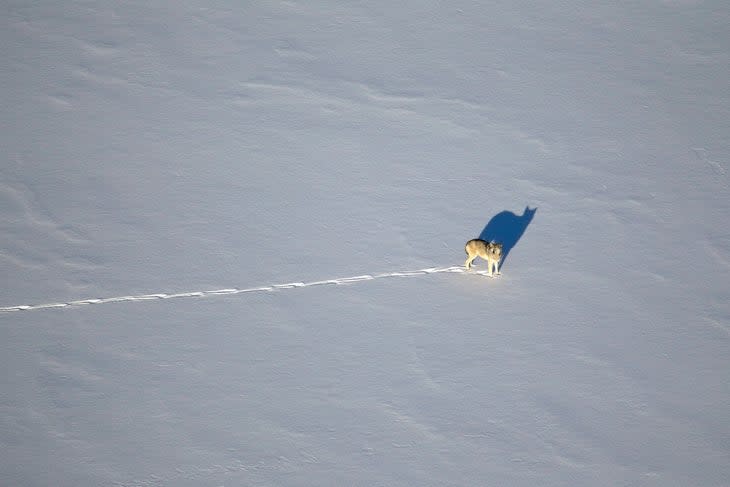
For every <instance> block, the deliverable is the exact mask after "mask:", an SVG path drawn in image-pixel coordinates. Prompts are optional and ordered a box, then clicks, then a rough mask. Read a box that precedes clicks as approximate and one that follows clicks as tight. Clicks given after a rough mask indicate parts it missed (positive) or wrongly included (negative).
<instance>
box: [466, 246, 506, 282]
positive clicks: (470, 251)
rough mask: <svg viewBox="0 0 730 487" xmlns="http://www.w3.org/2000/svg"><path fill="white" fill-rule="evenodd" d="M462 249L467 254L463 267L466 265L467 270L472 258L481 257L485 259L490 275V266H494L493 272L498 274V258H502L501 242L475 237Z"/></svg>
mask: <svg viewBox="0 0 730 487" xmlns="http://www.w3.org/2000/svg"><path fill="white" fill-rule="evenodd" d="M464 250H465V251H466V255H467V258H466V262H464V267H466V268H467V270H469V269H470V268H471V263H472V262H473V261H474V259H476V258H477V257H481V258H482V259H484V260H486V261H487V272H488V274H489V275H490V276H491V275H492V267H494V272H495V273H496V274H500V272H499V260H500V259H501V258H502V244H501V243H496V242H487V241H486V240H481V239H478V238H475V239H473V240H469V241H468V242H467V243H466V245H465V246H464Z"/></svg>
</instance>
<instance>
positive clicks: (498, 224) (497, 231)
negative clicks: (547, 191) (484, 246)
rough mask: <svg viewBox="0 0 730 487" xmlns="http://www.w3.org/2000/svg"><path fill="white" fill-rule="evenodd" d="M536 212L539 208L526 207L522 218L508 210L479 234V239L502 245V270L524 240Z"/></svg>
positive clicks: (490, 222) (500, 213)
mask: <svg viewBox="0 0 730 487" xmlns="http://www.w3.org/2000/svg"><path fill="white" fill-rule="evenodd" d="M536 211H537V208H532V209H530V207H529V206H526V207H525V211H524V212H523V213H522V215H521V216H518V215H515V214H514V213H512V212H511V211H507V210H505V211H502V212H499V213H497V214H496V215H494V216H493V217H492V219H491V220H489V223H487V226H485V227H484V230H482V233H481V234H479V238H480V239H482V240H486V241H487V242H490V241H495V242H501V243H502V262H501V263H500V265H499V266H500V268H501V267H502V266H504V263H505V261H506V260H507V256H508V255H509V253H510V251H511V250H512V248H513V247H514V246H515V245H517V242H518V241H519V240H520V238H522V234H524V233H525V230H527V226H528V225H529V224H530V222H531V221H532V218H533V217H534V216H535V212H536Z"/></svg>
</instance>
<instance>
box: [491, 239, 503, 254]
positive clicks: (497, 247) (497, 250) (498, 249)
mask: <svg viewBox="0 0 730 487" xmlns="http://www.w3.org/2000/svg"><path fill="white" fill-rule="evenodd" d="M489 250H490V251H491V252H492V254H494V255H496V256H498V257H499V256H500V255H502V244H501V243H499V242H490V243H489Z"/></svg>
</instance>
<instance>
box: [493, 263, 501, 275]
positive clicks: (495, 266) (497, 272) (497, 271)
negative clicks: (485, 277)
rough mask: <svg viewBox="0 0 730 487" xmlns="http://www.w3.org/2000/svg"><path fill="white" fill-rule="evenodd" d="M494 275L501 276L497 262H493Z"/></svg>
mask: <svg viewBox="0 0 730 487" xmlns="http://www.w3.org/2000/svg"><path fill="white" fill-rule="evenodd" d="M494 273H495V274H497V275H500V274H501V272H500V270H499V261H498V260H495V261H494Z"/></svg>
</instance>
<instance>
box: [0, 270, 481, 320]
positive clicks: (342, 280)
mask: <svg viewBox="0 0 730 487" xmlns="http://www.w3.org/2000/svg"><path fill="white" fill-rule="evenodd" d="M442 272H450V273H457V274H477V275H482V276H488V275H489V274H488V272H487V271H475V270H470V271H467V270H466V269H464V268H463V267H461V266H451V267H428V268H425V269H418V270H414V271H395V272H383V273H380V274H372V275H371V274H363V275H360V276H350V277H339V278H336V279H325V280H320V281H311V282H287V283H284V284H270V285H268V286H258V287H250V288H244V289H239V288H225V289H214V290H208V291H187V292H182V293H165V292H160V293H152V294H139V295H135V296H117V297H113V298H87V299H78V300H74V301H68V302H63V303H61V302H58V303H43V304H33V305H27V304H21V305H16V306H4V307H0V311H30V310H36V309H49V308H65V307H68V306H81V305H85V304H105V303H121V302H133V301H150V300H155V299H172V298H203V297H209V296H225V295H231V294H243V293H253V292H260V291H275V290H279V289H293V288H298V287H311V286H323V285H326V284H349V283H352V282H358V281H371V280H373V279H381V278H384V277H413V276H422V275H426V274H439V273H442Z"/></svg>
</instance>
